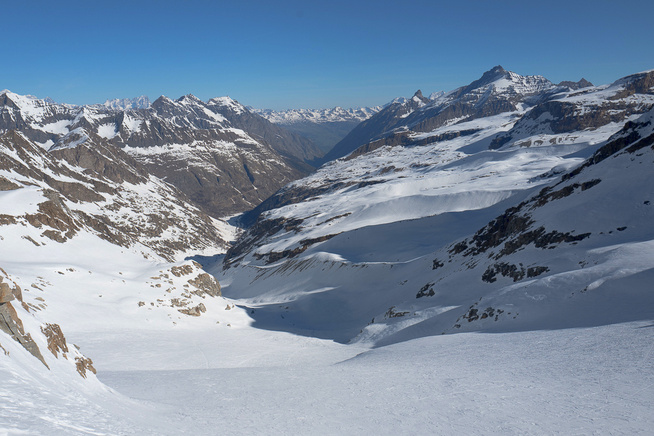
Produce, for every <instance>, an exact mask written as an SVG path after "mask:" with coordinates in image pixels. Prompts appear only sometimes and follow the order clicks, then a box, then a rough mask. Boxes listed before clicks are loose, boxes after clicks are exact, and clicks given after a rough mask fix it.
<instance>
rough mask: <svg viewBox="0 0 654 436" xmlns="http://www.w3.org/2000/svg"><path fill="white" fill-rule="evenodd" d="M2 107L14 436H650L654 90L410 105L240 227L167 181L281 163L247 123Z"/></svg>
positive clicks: (214, 103) (7, 346) (509, 95)
mask: <svg viewBox="0 0 654 436" xmlns="http://www.w3.org/2000/svg"><path fill="white" fill-rule="evenodd" d="M0 95H4V96H5V97H4V98H5V100H6V99H7V98H9V99H10V100H11V101H12V102H13V103H11V104H10V103H6V102H5V107H10V106H11V107H10V108H9V109H6V110H4V112H0V119H4V120H5V121H6V122H5V124H4V126H5V128H3V129H4V130H3V131H2V132H0V158H2V160H0V315H1V316H0V381H1V382H0V404H1V405H2V407H0V435H3V434H7V435H14V434H15V435H21V434H30V435H31V434H36V435H41V434H43V435H46V434H47V435H50V434H72V435H88V434H93V435H128V434H134V435H178V434H236V435H239V434H243V435H250V434H381V435H386V434H387V435H396V434H471V435H482V434H483V435H487V434H502V435H504V434H508V435H511V434H516V435H517V434H520V435H523V434H534V435H540V434H561V435H569V434H584V435H586V434H596V435H604V434H650V433H651V429H652V428H653V427H654V414H652V413H651V410H653V408H654V287H652V283H653V282H654V227H652V223H653V222H654V178H652V177H651V175H652V169H653V165H654V71H647V72H643V73H638V74H635V75H632V76H628V77H625V78H622V79H620V80H618V81H616V82H614V83H613V84H610V85H603V86H593V85H592V84H590V83H588V82H586V81H584V80H581V81H579V82H562V83H561V84H558V85H556V84H553V83H551V82H549V81H548V80H547V79H545V78H543V77H541V76H520V75H519V74H516V73H513V72H509V71H505V70H504V69H503V68H501V67H495V68H493V69H492V70H490V71H488V72H486V73H484V75H483V76H482V77H481V78H480V79H479V80H477V81H474V82H472V83H471V84H470V85H467V86H464V87H461V88H458V89H456V90H454V91H450V92H447V93H435V94H432V95H431V96H430V97H429V98H426V97H424V96H423V95H422V93H421V92H417V93H416V94H415V95H414V96H413V97H412V98H409V99H407V98H398V99H395V100H394V101H393V102H391V103H389V104H388V105H386V106H384V107H383V108H379V110H378V111H375V113H374V114H370V115H369V116H367V117H366V119H365V120H364V121H362V122H361V123H360V124H359V125H358V126H357V127H355V128H354V130H352V132H351V133H349V134H348V135H347V136H346V137H345V138H344V139H343V140H342V141H341V142H340V143H339V144H338V145H337V146H336V147H335V148H334V150H335V151H334V153H335V155H338V158H337V159H335V160H332V161H330V162H327V163H325V164H324V165H323V166H322V167H320V168H319V169H317V170H316V171H315V172H313V173H311V174H309V175H308V176H306V177H303V178H300V179H297V180H295V181H293V182H291V183H288V184H286V185H285V186H284V187H283V188H282V189H280V190H279V191H277V192H276V193H275V194H274V195H273V196H271V197H269V198H268V199H266V200H265V201H263V202H262V203H261V204H259V206H257V207H256V208H255V209H253V210H251V211H249V212H247V213H245V214H242V215H238V216H234V215H233V213H232V212H231V211H230V212H228V213H225V214H224V215H223V216H216V215H208V214H206V213H205V212H204V211H203V210H202V209H201V208H199V207H197V203H195V202H194V200H193V199H192V198H189V197H187V196H186V195H185V194H184V193H183V192H181V191H180V189H178V188H174V187H173V186H171V185H170V184H168V183H167V182H168V179H164V178H159V177H157V176H156V174H152V173H151V172H149V171H148V168H151V167H153V166H156V165H164V164H168V163H170V162H171V161H172V159H173V157H174V160H175V162H178V163H179V164H180V165H182V164H183V162H184V160H185V158H184V156H186V155H188V156H192V158H191V157H189V158H188V161H189V162H190V163H192V165H193V167H194V168H204V169H206V172H207V174H208V173H211V172H212V171H218V170H219V168H224V167H223V166H221V164H220V159H225V160H229V159H232V160H233V159H237V158H236V157H235V156H247V159H248V160H247V162H248V164H249V163H250V162H254V161H255V160H257V159H263V160H264V161H265V159H267V158H270V159H273V158H274V159H273V160H274V162H278V160H279V159H281V158H279V155H277V154H274V153H273V152H272V151H270V150H269V147H268V146H267V145H266V143H265V142H261V140H260V137H259V136H258V135H257V134H254V133H252V131H248V130H246V129H245V128H246V127H247V126H249V125H250V124H249V122H250V121H252V120H253V119H250V118H248V119H249V122H248V123H243V124H242V126H243V130H241V129H240V128H237V127H235V124H236V123H235V122H233V121H232V118H231V117H244V116H248V117H249V116H250V115H249V114H250V111H249V110H248V109H247V108H245V107H244V106H241V105H239V104H237V103H235V102H234V101H233V100H231V99H229V98H227V97H225V98H220V99H213V100H210V101H209V102H208V103H203V102H198V101H196V99H194V98H193V97H192V96H190V97H189V96H186V97H184V98H181V99H179V100H177V101H172V100H169V99H168V100H165V99H163V98H162V99H159V100H158V102H155V103H156V104H155V103H153V105H154V106H155V109H153V111H157V114H159V115H161V114H167V115H166V116H172V117H173V118H171V119H168V118H166V119H165V123H168V124H171V125H173V124H174V125H175V126H176V127H175V129H173V130H174V132H177V133H175V135H176V136H174V138H173V137H172V136H171V138H172V139H175V141H173V140H172V139H171V140H164V141H159V142H157V141H158V140H157V139H156V138H155V137H149V136H147V135H149V133H148V132H152V131H154V130H156V129H154V130H153V129H150V128H149V127H148V126H147V122H148V120H150V121H152V120H154V119H155V118H154V117H155V113H154V112H152V111H150V112H146V111H145V110H144V111H142V112H138V111H129V110H128V111H127V112H123V115H122V116H121V118H120V121H121V123H122V124H113V123H105V122H104V121H102V120H100V121H98V122H95V123H91V125H92V126H93V128H91V127H88V126H86V127H84V126H85V124H84V123H75V122H72V121H70V122H68V121H67V122H62V120H57V119H58V118H60V117H57V116H55V115H52V113H55V112H57V111H59V112H62V113H64V112H66V111H78V112H75V113H77V114H78V116H80V117H82V116H86V117H91V115H89V114H92V111H93V110H95V111H100V109H99V108H95V109H94V108H93V107H90V108H86V110H87V111H88V112H86V115H84V114H83V113H82V115H80V113H81V112H79V111H81V110H82V109H80V108H72V107H68V106H65V105H49V104H46V103H43V102H41V103H39V102H40V101H39V100H36V99H34V98H32V97H21V96H16V95H14V94H10V93H8V92H4V94H2V93H0ZM7 96H8V97H7ZM123 103H124V104H127V102H123ZM123 103H120V104H123ZM117 104H118V103H117ZM12 105H13V106H12ZM18 106H20V107H22V108H23V110H22V112H21V113H22V114H23V115H22V116H23V119H27V120H28V121H29V120H32V121H31V122H32V124H33V126H32V127H25V125H14V126H13V128H11V126H10V124H11V123H12V122H14V121H15V119H16V118H11V117H10V116H9V115H6V114H13V115H15V114H16V113H18V112H19V111H18V109H16V107H18ZM0 107H1V106H0ZM25 108H27V109H25ZM217 108H222V109H220V110H218V109H217ZM111 110H112V111H114V112H116V113H119V112H120V111H121V109H111ZM26 111H27V112H26ZM206 111H209V112H210V114H209V113H208V112H206ZM46 112H47V113H49V114H50V115H49V118H48V119H47V120H46V121H47V122H45V121H43V122H42V121H39V123H41V124H39V126H41V127H39V129H36V128H35V127H34V125H36V124H34V123H37V121H35V120H45V118H43V117H44V115H43V113H46ZM59 112H57V113H59ZM181 113H183V114H185V118H183V119H180V118H175V116H176V115H175V114H181ZM3 114H5V115H4V118H2V116H3ZM193 114H195V115H193ZM211 114H213V115H211ZM13 115H12V116H13ZM159 115H157V116H159ZM209 115H211V116H209ZM103 116H104V115H103ZM161 116H163V115H161ZM30 117H31V118H30ZM39 117H41V118H39ZM130 117H131V118H130ZM64 118H65V117H64ZM65 119H69V118H65ZM137 119H140V120H142V123H143V124H142V125H141V124H138V123H136V122H135V121H134V120H137ZM162 119H163V118H162ZM7 120H9V121H7ZM11 120H14V121H11ZM130 120H132V121H130ZM161 122H162V123H164V121H161ZM18 124H20V123H18ZM27 124H28V125H29V123H27ZM168 124H166V125H168ZM181 124H188V125H189V126H192V129H193V131H194V132H195V133H193V135H190V137H188V138H186V137H184V135H182V134H181V133H180V132H183V129H181V127H180V126H181ZM128 125H129V128H127V127H125V126H128ZM218 125H220V126H221V127H220V136H216V137H214V138H211V137H209V136H206V135H209V134H208V133H206V132H205V130H206V129H209V130H211V129H214V130H215V129H218V127H216V126H218ZM112 126H118V127H116V129H114V128H113V127H112ZM72 127H74V128H75V129H77V128H83V129H84V134H86V135H87V138H84V137H83V136H81V135H77V136H75V133H74V130H75V129H73V128H72ZM189 128H191V127H189ZM138 129H142V130H140V132H141V133H139V134H140V135H143V136H142V138H143V141H145V140H146V139H147V141H151V142H152V143H151V144H150V143H148V144H149V145H148V146H141V145H138V144H131V145H130V143H129V142H126V143H125V144H122V145H121V147H116V146H115V145H112V144H113V143H112V142H111V141H112V140H114V141H117V140H118V139H120V138H121V137H123V138H128V137H131V136H130V135H135V134H136V133H138V132H137V130H138ZM171 129H172V127H171ZM180 129H181V130H180ZM37 130H38V131H39V132H45V133H46V134H47V135H46V134H43V133H38V132H37V133H35V131H37ZM173 130H171V131H173ZM130 132H131V133H130ZM112 135H115V136H112ZM121 135H122V136H121ZM116 138H118V139H116ZM185 138H186V139H185ZM289 138H290V137H289ZM45 139H49V140H51V141H53V143H54V142H58V143H59V144H60V145H61V144H64V143H65V144H68V146H67V147H61V146H60V147H57V146H54V147H53V146H51V147H44V146H43V144H44V143H45V142H44V141H45ZM169 139H170V138H169ZM182 139H185V140H184V141H182ZM55 140H56V141H55ZM121 140H122V139H121ZM214 148H219V149H220V151H216V150H215V149H214ZM261 150H264V151H261ZM297 155H298V156H300V155H301V154H297ZM203 156H205V157H206V159H203ZM218 156H222V157H220V158H219V157H218ZM164 158H165V161H166V162H168V163H164V161H163V160H164ZM274 162H273V163H269V164H268V165H271V168H273V167H272V166H273V165H276V164H275V163H274ZM139 163H140V164H143V163H146V164H147V165H150V167H147V166H145V167H144V166H140V164H139ZM264 166H265V162H264ZM176 168H177V167H176ZM179 168H181V166H179ZM179 168H177V169H176V171H180V170H179ZM273 169H274V168H273ZM245 171H246V172H247V174H248V176H251V177H252V178H254V179H260V178H261V177H263V172H262V173H256V174H255V173H254V171H253V169H252V168H250V169H248V167H247V166H246V167H245ZM262 171H263V170H262ZM203 174H204V173H203ZM203 195H204V194H203ZM252 198H253V197H252ZM225 215H231V216H225ZM235 224H237V225H239V227H238V228H237V227H235V226H234V225H235Z"/></svg>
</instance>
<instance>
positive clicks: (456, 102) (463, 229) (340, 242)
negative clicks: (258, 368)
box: [220, 67, 654, 345]
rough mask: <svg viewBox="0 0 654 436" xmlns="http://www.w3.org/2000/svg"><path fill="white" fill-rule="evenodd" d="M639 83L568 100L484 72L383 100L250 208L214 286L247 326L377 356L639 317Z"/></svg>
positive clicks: (642, 313) (652, 101) (647, 83)
mask: <svg viewBox="0 0 654 436" xmlns="http://www.w3.org/2000/svg"><path fill="white" fill-rule="evenodd" d="M653 80H654V72H653V71H649V72H645V73H640V74H636V75H633V76H629V77H626V78H624V79H620V80H618V81H616V82H615V83H613V84H611V85H605V86H598V87H584V88H581V89H572V87H563V86H557V85H553V84H551V83H550V82H548V81H547V80H546V79H544V78H542V77H522V76H519V75H517V74H515V73H510V72H506V71H504V70H503V69H501V68H499V67H496V68H494V69H493V70H491V71H489V72H487V73H485V74H484V75H483V76H482V78H481V79H480V80H478V81H475V82H473V83H472V84H470V85H469V86H467V87H462V88H459V89H458V90H455V91H453V92H451V93H448V94H445V95H442V96H440V97H437V99H436V100H434V101H432V100H429V99H427V98H425V97H422V95H421V94H417V95H416V96H414V97H413V98H411V99H409V100H405V101H403V102H396V103H392V104H390V105H389V106H387V107H386V109H385V110H382V111H381V112H379V113H378V114H377V115H375V116H373V117H372V118H371V119H370V120H368V121H367V122H364V123H362V124H361V126H360V127H361V128H357V129H355V130H364V129H368V130H366V131H367V132H368V133H367V135H371V136H369V138H373V139H374V138H380V139H378V140H375V141H373V142H367V143H366V142H365V141H364V142H362V143H361V146H360V147H357V149H356V151H355V152H354V153H351V154H350V155H349V156H348V157H347V158H345V159H339V160H336V161H334V162H331V163H328V164H326V165H324V166H323V167H322V168H320V169H319V170H318V171H317V172H316V173H314V174H312V175H310V176H308V177H307V178H305V179H302V180H299V181H296V182H293V183H291V184H290V185H288V186H286V187H285V188H284V189H282V190H281V191H280V192H278V193H277V194H276V195H275V196H273V197H271V198H270V199H268V200H267V201H266V202H264V203H263V204H262V205H261V206H260V207H259V208H258V209H256V210H255V211H254V212H253V213H252V214H250V219H251V220H252V222H253V225H252V227H251V228H250V229H249V230H248V231H247V232H246V233H245V234H244V235H243V236H242V237H241V238H240V239H239V241H238V242H237V244H235V245H234V246H233V247H232V248H231V249H230V251H229V252H228V254H227V257H226V258H225V263H224V271H223V273H222V275H221V276H220V280H221V283H223V284H224V285H226V287H225V292H226V294H227V295H230V296H232V297H238V298H241V299H244V300H245V301H246V302H247V303H248V304H251V305H252V306H253V307H257V310H256V312H255V315H254V317H255V319H256V320H257V323H260V325H261V326H262V327H266V328H273V327H272V326H273V325H274V326H276V328H283V329H286V330H289V331H293V332H300V333H304V334H310V335H314V336H320V337H326V338H332V339H336V340H339V341H344V342H347V341H370V342H372V343H374V344H376V345H380V344H387V343H390V342H397V341H400V340H406V339H409V338H413V337H419V336H424V335H434V334H442V333H452V332H457V331H461V330H470V329H473V330H480V329H482V330H488V329H494V330H504V331H506V330H521V329H525V330H528V329H533V328H559V327H563V326H572V325H575V326H587V325H591V324H593V323H602V322H614V321H616V322H618V321H629V320H635V319H645V318H647V316H650V315H651V314H652V313H651V310H650V309H645V307H650V308H651V307H652V306H651V301H652V300H651V298H652V295H651V293H650V292H649V289H650V288H649V286H647V285H646V283H647V282H648V279H647V277H649V276H650V275H651V274H652V271H654V269H652V265H654V263H653V262H652V259H653V258H654V257H653V256H654V255H653V254H652V253H650V250H649V248H648V247H649V246H650V245H651V241H653V240H654V234H653V233H652V230H651V226H648V225H646V222H648V221H651V220H652V218H653V215H652V213H654V212H652V210H651V209H650V208H649V202H650V201H651V200H650V199H649V197H650V196H651V195H653V189H654V186H653V185H652V183H651V180H650V179H651V178H650V177H649V174H651V171H652V167H651V165H652V163H653V162H654V160H653V159H652V157H654V156H653V155H652V150H651V147H650V145H651V143H650V142H649V141H650V140H651V137H650V133H649V131H648V130H647V129H649V128H650V125H651V116H652V107H653V105H654V92H653V91H654V90H653V89H652V86H654V82H653ZM366 123H373V124H375V125H376V126H377V127H378V128H380V129H381V130H378V131H377V133H371V132H372V130H371V129H372V124H369V125H367V126H366ZM353 133H354V132H353ZM643 138H645V139H643ZM579 168H583V170H580V169H579ZM586 168H587V169H586ZM629 186H630V187H631V188H628V187H629ZM615 205H619V207H618V208H617V209H616V208H615ZM637 252H640V253H642V262H641V261H638V262H634V256H635V253H637ZM591 265H592V268H587V266H591ZM624 286H630V287H631V289H632V290H631V291H630V292H629V293H628V294H625V293H619V289H621V287H624ZM591 290H597V291H596V292H591ZM532 297H533V298H532ZM620 300H621V301H623V304H624V307H632V306H633V307H632V310H614V307H615V304H616V302H617V301H620ZM646 303H647V304H646ZM280 305H283V307H284V309H283V310H281V309H280ZM585 307H586V308H587V307H592V308H593V311H594V312H593V313H595V314H596V316H597V320H595V321H594V320H593V319H592V318H593V317H592V316H589V315H588V313H586V312H584V310H585V309H584V308H585ZM280 313H281V314H282V315H283V318H284V320H285V321H284V322H280V321H279V319H278V317H279V316H280ZM257 314H258V315H257ZM555 314H556V315H555ZM563 314H565V315H563ZM276 317H277V318H276ZM371 320H372V321H371ZM600 320H602V321H600ZM473 321H476V322H473ZM593 325H594V324H593ZM545 326H546V327H545Z"/></svg>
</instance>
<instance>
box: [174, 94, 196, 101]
mask: <svg viewBox="0 0 654 436" xmlns="http://www.w3.org/2000/svg"><path fill="white" fill-rule="evenodd" d="M176 101H177V102H178V103H186V102H193V103H198V102H199V103H202V100H200V99H199V98H197V97H196V96H194V95H193V94H186V95H182V96H181V97H180V98H178V99H177V100H176Z"/></svg>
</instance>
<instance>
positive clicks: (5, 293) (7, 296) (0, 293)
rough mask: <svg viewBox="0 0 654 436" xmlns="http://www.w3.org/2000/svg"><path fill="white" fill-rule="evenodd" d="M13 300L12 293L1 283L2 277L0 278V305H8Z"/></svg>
mask: <svg viewBox="0 0 654 436" xmlns="http://www.w3.org/2000/svg"><path fill="white" fill-rule="evenodd" d="M13 299H14V293H13V292H12V291H11V288H10V287H9V285H8V284H7V283H3V281H2V277H0V304H3V303H9V302H10V301H11V300H13Z"/></svg>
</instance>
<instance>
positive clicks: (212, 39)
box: [0, 0, 654, 109]
mask: <svg viewBox="0 0 654 436" xmlns="http://www.w3.org/2000/svg"><path fill="white" fill-rule="evenodd" d="M0 12H1V15H2V27H1V28H2V50H1V51H0V53H2V66H1V67H0V89H3V88H8V89H10V90H12V91H14V92H17V93H20V94H33V95H36V96H37V97H41V98H43V97H46V96H49V97H52V98H53V99H55V100H56V101H59V102H65V103H74V104H86V103H98V102H103V101H104V100H105V99H107V98H122V97H135V96H138V95H147V96H149V97H150V98H151V99H153V100H154V99H155V98H157V97H158V96H159V95H162V94H163V95H167V96H169V97H171V98H177V97H179V96H181V95H184V94H188V93H192V94H194V95H196V96H198V97H199V98H201V99H204V100H206V99H209V98H211V97H217V96H223V95H229V96H231V97H232V98H235V99H236V100H239V101H240V102H241V103H243V104H246V105H251V106H255V107H259V108H272V109H286V108H300V107H310V108H320V107H333V106H337V105H339V106H344V107H351V106H368V105H377V104H384V103H386V102H388V101H389V100H391V99H393V98H394V97H398V96H411V95H412V94H413V92H415V91H416V90H417V89H418V88H420V89H422V91H423V92H424V93H425V94H427V93H430V92H433V91H440V90H445V91H449V90H451V89H454V88H456V87H458V86H461V85H465V84H467V83H469V82H471V81H472V80H474V79H476V78H478V77H479V76H481V74H482V73H483V72H484V71H486V70H488V69H490V68H492V67H493V66H495V65H498V64H500V65H502V66H503V67H504V68H506V69H509V70H511V71H515V72H517V73H519V74H523V75H528V74H541V75H544V76H545V77H547V78H548V79H550V80H552V81H554V82H559V81H561V80H579V79H580V78H581V77H582V76H583V77H585V78H586V79H588V80H590V81H592V82H593V83H595V84H602V83H610V82H612V81H613V80H615V79H617V78H619V77H622V76H625V75H628V74H631V73H635V72H639V71H643V70H647V69H652V68H654V43H653V41H654V36H653V33H652V20H654V1H652V0H644V1H634V0H621V1H606V0H595V1H575V0H567V1H559V0H555V1H542V2H532V1H529V0H520V1H513V0H493V1H491V0H488V1H481V0H478V1H470V0H457V1H448V2H439V1H435V0H432V1H422V0H405V1H384V0H376V1H368V0H366V1H356V0H349V1H341V0H329V1H321V0H318V1H312V0H304V1H285V0H279V1H249V0H240V1H238V0H231V1H202V0H188V1H168V0H159V1H145V0H132V1H122V0H118V1H101V0H84V1H66V0H62V1H53V0H50V1H47V2H46V1H31V0H21V1H17V0H12V1H7V2H3V4H2V6H0Z"/></svg>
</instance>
